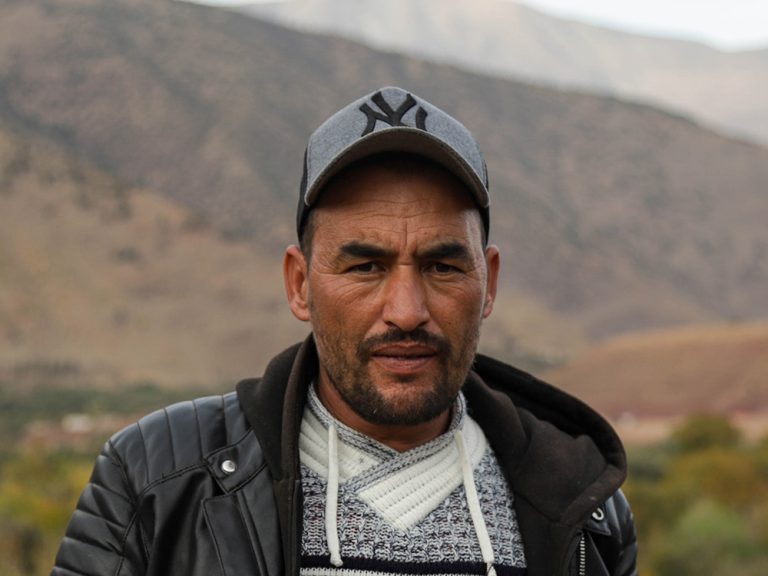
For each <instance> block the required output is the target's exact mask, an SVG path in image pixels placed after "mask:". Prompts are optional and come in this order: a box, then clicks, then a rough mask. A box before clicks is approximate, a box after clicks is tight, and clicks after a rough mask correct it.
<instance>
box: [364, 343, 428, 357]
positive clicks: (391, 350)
mask: <svg viewBox="0 0 768 576" xmlns="http://www.w3.org/2000/svg"><path fill="white" fill-rule="evenodd" d="M436 354H437V350H435V349H434V348H432V347H430V346H425V345H423V344H389V345H387V346H381V347H379V348H376V349H375V350H374V351H373V353H372V355H373V356H386V357H395V358H422V357H425V356H435V355H436Z"/></svg>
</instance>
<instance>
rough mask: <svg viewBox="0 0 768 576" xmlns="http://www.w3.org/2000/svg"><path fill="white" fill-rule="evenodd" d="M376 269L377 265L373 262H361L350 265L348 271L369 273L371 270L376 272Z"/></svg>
mask: <svg viewBox="0 0 768 576" xmlns="http://www.w3.org/2000/svg"><path fill="white" fill-rule="evenodd" d="M378 269H379V266H378V265H377V264H376V263H375V262H363V263H361V264H355V265H354V266H350V267H349V272H358V273H361V274H369V273H371V272H376V271H377V270H378Z"/></svg>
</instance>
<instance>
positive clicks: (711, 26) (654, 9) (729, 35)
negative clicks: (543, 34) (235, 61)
mask: <svg viewBox="0 0 768 576" xmlns="http://www.w3.org/2000/svg"><path fill="white" fill-rule="evenodd" d="M196 1H198V2H200V3H205V4H213V5H216V4H221V5H233V4H249V3H256V2H260V1H265V0H196ZM266 1H277V0H266ZM466 1H467V2H470V1H471V0H466ZM508 1H516V0H508ZM521 3H523V4H527V5H529V6H531V7H534V8H537V9H539V10H541V11H544V12H547V13H549V14H552V15H555V16H560V17H565V18H571V19H575V20H580V21H582V22H587V23H589V24H596V25H599V26H608V27H610V28H619V29H621V30H625V31H628V32H636V33H641V34H650V35H653V36H665V37H672V38H683V39H686V40H696V41H699V42H704V43H706V44H709V45H711V46H714V47H716V48H720V49H722V50H746V49H751V48H768V0H522V1H521Z"/></svg>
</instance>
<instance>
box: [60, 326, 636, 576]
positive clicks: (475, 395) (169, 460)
mask: <svg viewBox="0 0 768 576" xmlns="http://www.w3.org/2000/svg"><path fill="white" fill-rule="evenodd" d="M316 367H317V358H316V353H315V349H314V344H313V342H312V339H311V337H310V338H309V339H308V340H307V341H306V342H305V343H304V344H303V345H300V346H299V345H297V346H294V347H292V348H290V349H288V350H286V351H285V352H283V353H282V354H281V355H279V356H277V357H276V358H275V359H274V360H273V361H272V362H271V363H270V365H269V367H268V368H267V370H266V372H265V374H264V377H263V378H262V379H254V380H246V381H244V382H241V383H240V384H239V385H238V388H237V394H235V393H231V394H227V395H225V396H217V397H210V398H202V399H198V400H195V401H191V402H185V403H181V404H176V405H173V406H170V407H168V408H166V409H164V410H160V411H157V412H155V413H153V414H150V415H149V416H147V417H145V418H143V419H141V420H140V421H139V422H137V423H136V424H134V425H132V426H129V427H128V428H126V429H125V430H123V431H121V432H119V433H118V434H116V435H115V436H114V437H113V438H111V439H110V440H109V441H108V442H107V444H106V445H105V446H104V449H103V451H102V452H101V454H100V455H99V457H98V459H97V461H96V465H95V468H94V472H93V476H92V477H91V480H90V482H89V484H88V485H87V487H86V488H85V490H84V492H83V494H82V496H81V498H80V501H79V502H78V505H77V509H76V510H75V512H74V514H73V516H72V519H71V521H70V524H69V526H68V528H67V532H66V536H65V538H64V540H63V541H62V544H61V548H60V549H59V553H58V556H57V558H56V565H55V567H54V568H53V571H52V572H51V574H52V575H55V576H74V575H88V576H96V575H99V576H102V575H104V576H107V575H109V576H139V575H153V576H168V575H171V574H177V575H183V576H203V575H205V576H210V575H217V574H220V575H223V576H245V575H248V576H252V575H269V576H278V575H282V574H290V575H296V574H298V570H299V566H298V560H299V556H298V555H299V550H300V538H301V481H300V474H299V462H298V430H299V425H300V422H301V414H302V411H303V404H304V398H305V397H306V389H307V386H308V385H309V383H310V382H311V381H312V379H313V378H314V376H315V374H316V370H317V368H316ZM464 394H465V396H466V397H467V400H468V406H469V410H470V413H471V414H472V416H473V418H474V419H475V420H476V421H477V422H478V423H479V424H480V425H481V426H482V427H483V429H484V431H485V434H486V436H487V438H488V440H489V442H490V443H491V445H492V447H493V448H494V450H495V451H496V454H497V456H498V458H499V460H500V462H502V465H503V466H504V468H505V471H506V473H507V478H508V481H509V482H510V485H511V487H512V490H513V492H514V494H515V508H516V511H517V515H518V522H519V525H520V529H521V532H522V536H523V542H524V546H525V552H526V559H527V562H528V574H529V575H531V576H545V575H547V576H549V575H571V574H573V575H577V574H588V575H608V574H610V575H617V576H629V575H634V574H636V567H635V559H636V544H635V532H634V526H633V522H632V515H631V512H630V510H629V507H628V505H627V502H626V500H625V499H624V497H623V495H622V494H621V492H619V491H618V487H619V485H620V484H621V482H622V481H623V479H624V475H625V457H624V451H623V449H622V447H621V444H620V442H619V440H618V438H617V437H616V435H615V434H614V432H613V430H612V429H611V428H610V427H609V426H608V424H607V423H605V422H604V421H603V420H602V418H600V417H599V416H598V415H597V414H595V413H594V412H593V411H592V410H590V409H589V408H587V407H586V406H585V405H584V404H582V403H580V402H579V401H577V400H575V399H573V398H571V397H570V396H567V395H566V394H564V393H563V392H561V391H559V390H557V389H555V388H553V387H551V386H549V385H547V384H545V383H543V382H540V381H538V380H536V379H534V378H533V377H532V376H529V375H527V374H525V373H523V372H520V371H518V370H516V369H514V368H511V367H509V366H507V365H505V364H502V363H500V362H497V361H495V360H492V359H490V358H486V357H482V356H478V359H477V362H476V365H475V370H474V372H473V373H472V374H470V377H469V378H468V380H467V383H466V385H465V387H464Z"/></svg>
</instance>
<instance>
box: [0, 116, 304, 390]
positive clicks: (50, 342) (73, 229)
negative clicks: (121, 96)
mask: <svg viewBox="0 0 768 576" xmlns="http://www.w3.org/2000/svg"><path fill="white" fill-rule="evenodd" d="M0 168H1V169H0V190H2V192H0V223H1V225H0V382H2V383H16V385H21V384H22V383H25V382H45V383H47V384H49V385H50V384H51V383H52V382H56V383H61V382H75V383H77V384H79V385H83V384H86V383H91V384H95V385H100V386H104V385H118V384H122V383H136V382H154V383H160V384H163V385H176V386H181V385H198V386H214V385H217V384H223V383H224V382H226V383H227V386H226V389H229V388H231V386H232V380H233V379H235V378H237V377H243V376H247V375H251V374H257V373H259V371H260V370H261V369H263V367H264V364H265V362H266V360H267V359H268V358H269V357H270V356H271V355H272V354H274V353H275V351H276V350H275V349H274V348H273V346H275V345H280V344H285V345H287V344H288V343H291V342H293V341H296V340H297V339H299V338H301V337H303V335H304V334H305V333H306V331H307V329H306V327H305V326H303V325H301V324H300V323H299V322H297V321H295V320H293V318H292V317H291V315H290V312H289V311H288V309H287V308H286V307H285V306H284V305H282V304H283V300H284V299H283V298H282V295H281V294H280V293H279V291H278V290H274V289H273V288H272V286H277V285H278V284H279V281H280V269H279V267H278V266H276V265H275V263H274V262H273V261H272V260H273V259H270V258H268V257H266V256H265V255H263V254H262V253H261V252H260V251H259V249H258V248H257V247H256V246H254V245H252V244H244V243H232V242H230V241H227V240H226V239H222V238H221V237H220V234H219V233H217V232H216V231H215V229H213V228H212V227H211V226H210V225H209V224H207V223H206V221H205V219H204V218H202V217H201V216H200V215H198V214H194V213H191V212H190V211H188V210H186V209H184V208H183V207H180V206H178V205H176V204H175V203H173V202H171V201H168V200H167V199H164V198H163V197H162V196H160V195H158V194H155V193H153V192H152V191H151V190H147V189H137V188H132V187H129V186H126V185H125V184H124V183H122V182H120V181H119V180H117V179H115V178H114V177H112V176H110V175H109V174H106V173H105V172H103V171H102V170H100V169H98V168H96V167H94V166H93V165H91V164H90V163H89V162H88V161H87V160H83V159H80V158H77V157H74V156H73V155H71V154H69V153H67V152H66V151H64V150H61V149H60V148H58V147H57V146H55V145H52V144H51V143H50V142H49V141H46V140H45V139H40V138H36V137H28V136H25V135H24V134H19V133H18V132H17V131H15V130H13V129H9V128H8V127H7V126H0Z"/></svg>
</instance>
